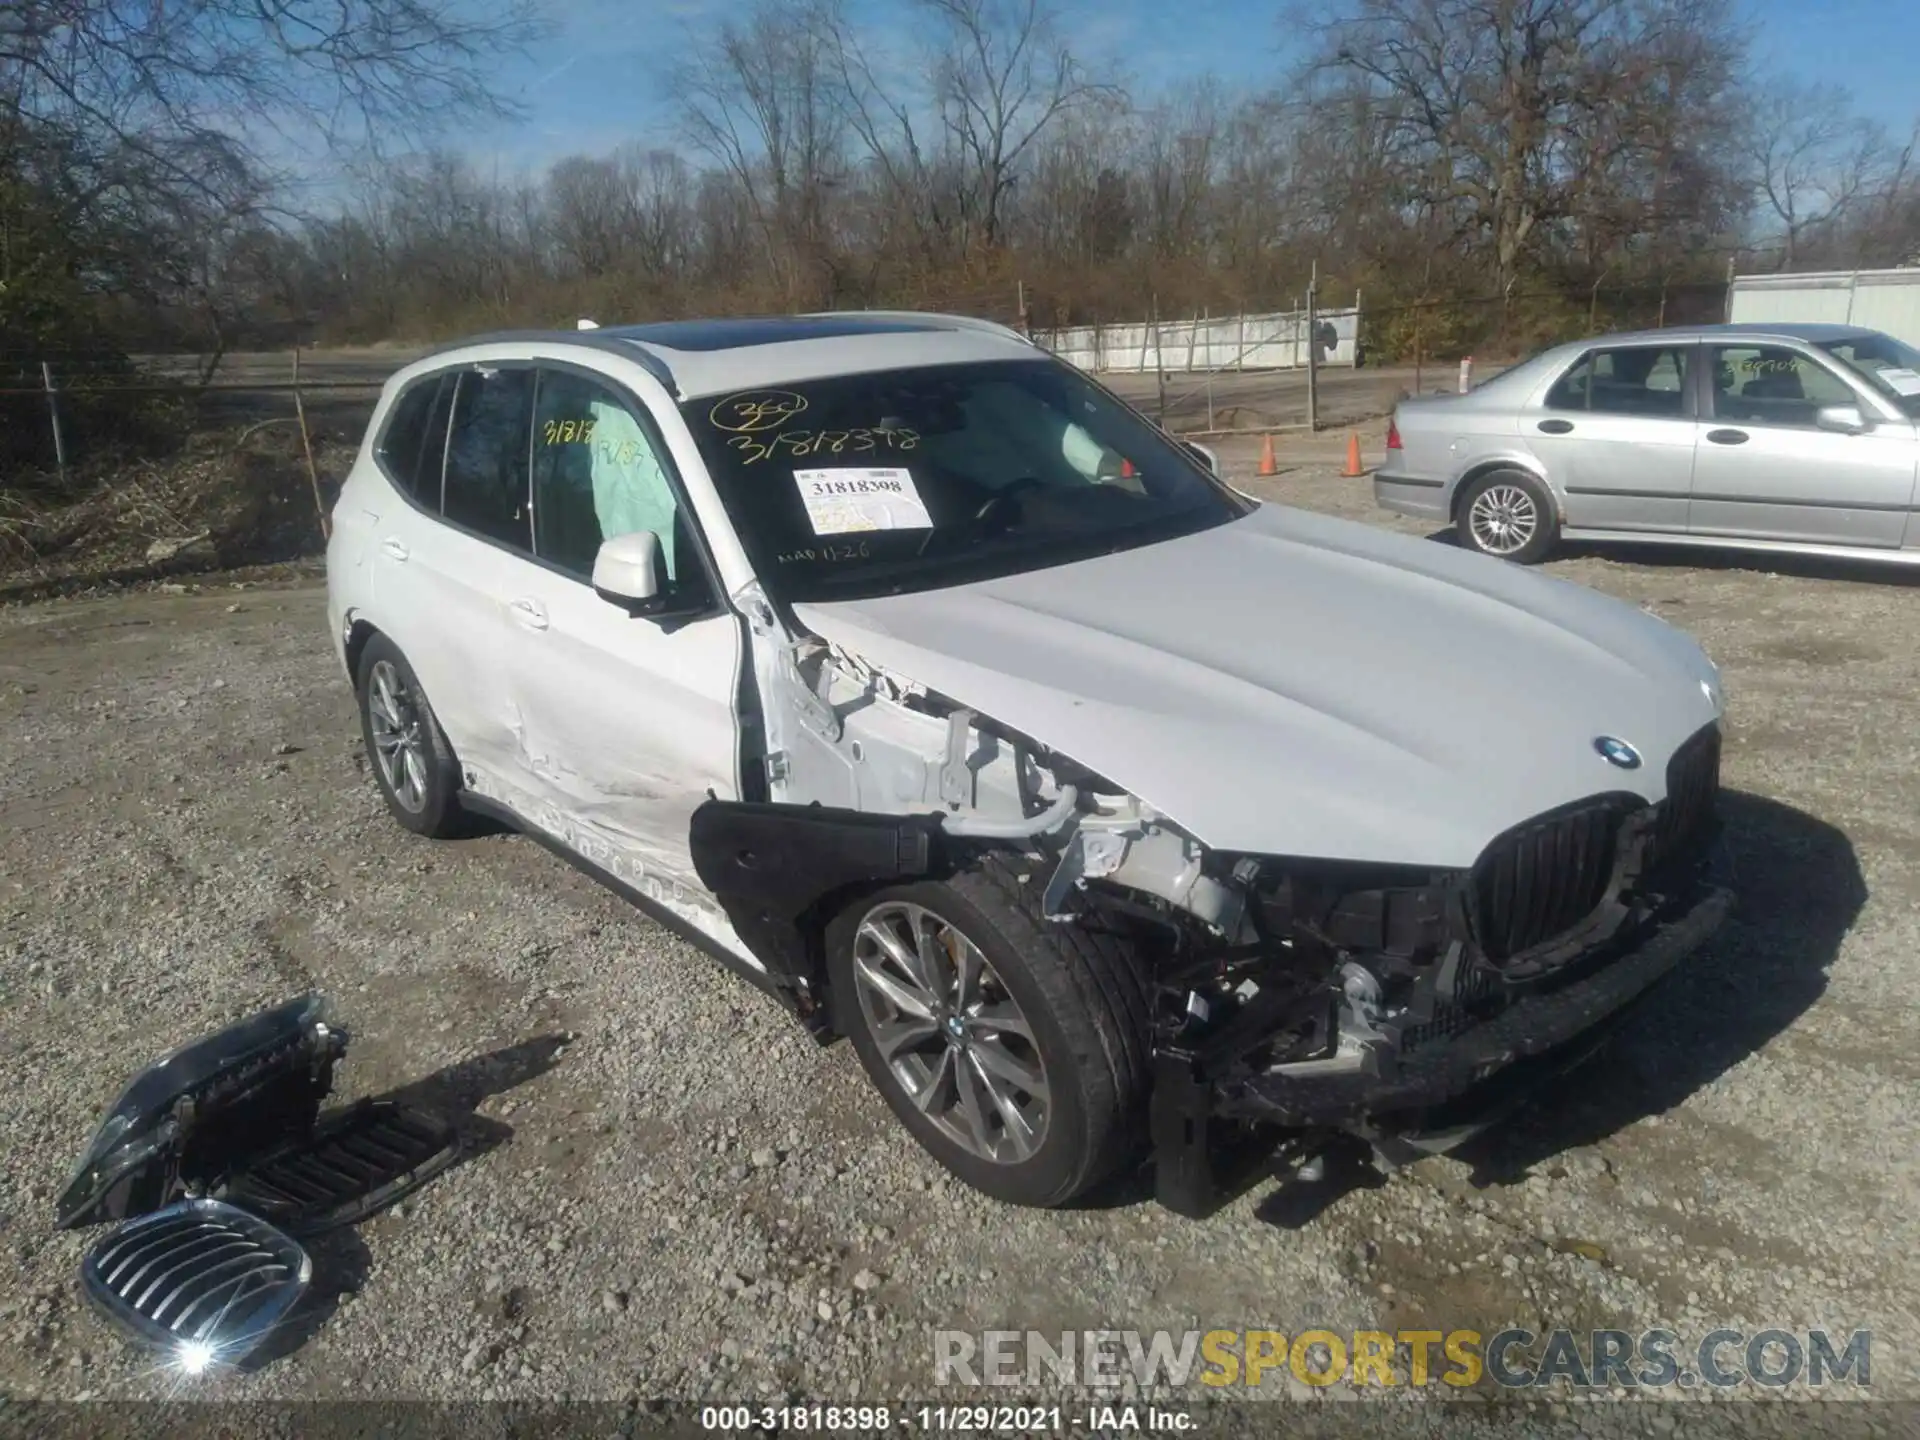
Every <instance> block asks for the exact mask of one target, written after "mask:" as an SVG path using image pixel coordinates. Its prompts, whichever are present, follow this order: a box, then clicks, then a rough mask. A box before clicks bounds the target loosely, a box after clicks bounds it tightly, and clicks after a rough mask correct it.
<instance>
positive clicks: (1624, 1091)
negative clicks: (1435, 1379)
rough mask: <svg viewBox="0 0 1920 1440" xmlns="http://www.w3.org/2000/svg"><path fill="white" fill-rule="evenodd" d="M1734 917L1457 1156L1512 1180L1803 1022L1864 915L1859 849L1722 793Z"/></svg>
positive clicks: (1671, 1099)
mask: <svg viewBox="0 0 1920 1440" xmlns="http://www.w3.org/2000/svg"><path fill="white" fill-rule="evenodd" d="M1721 805H1722V814H1723V815H1724V816H1725V819H1726V836H1727V843H1728V845H1729V846H1730V848H1731V849H1732V852H1733V858H1734V867H1735V878H1734V884H1735V887H1736V897H1735V901H1734V911H1733V914H1732V916H1731V917H1730V918H1729V919H1728V921H1727V922H1726V924H1725V925H1723V926H1722V927H1721V929H1720V932H1719V933H1718V934H1717V935H1715V936H1714V937H1713V939H1712V940H1711V941H1709V942H1708V944H1707V945H1706V947H1705V948H1703V949H1701V950H1700V951H1698V952H1696V953H1695V954H1694V955H1692V956H1690V957H1689V958H1688V959H1686V960H1684V961H1682V962H1681V964H1680V967H1679V968H1678V969H1677V970H1675V971H1674V973H1673V974H1672V975H1671V976H1670V977H1669V978H1668V979H1667V980H1666V981H1665V982H1664V983H1663V984H1662V985H1660V986H1659V987H1657V989H1656V990H1655V991H1654V992H1653V993H1652V994H1650V995H1649V996H1648V997H1646V998H1647V1001H1648V1002H1649V1003H1645V1004H1642V1005H1641V1006H1639V1007H1638V1009H1637V1011H1636V1013H1634V1014H1632V1015H1631V1016H1629V1017H1628V1018H1627V1019H1626V1021H1625V1023H1624V1024H1623V1025H1622V1027H1621V1029H1620V1030H1619V1031H1618V1032H1617V1033H1616V1034H1615V1035H1614V1036H1613V1037H1612V1038H1611V1039H1610V1040H1609V1042H1608V1043H1607V1044H1606V1045H1605V1046H1604V1047H1602V1048H1601V1049H1600V1050H1599V1051H1597V1052H1596V1053H1595V1054H1594V1055H1593V1057H1592V1058H1591V1059H1589V1060H1588V1061H1587V1062H1586V1063H1584V1064H1583V1065H1581V1066H1579V1067H1578V1068H1577V1069H1574V1070H1571V1071H1567V1072H1565V1073H1563V1074H1562V1075H1560V1076H1559V1077H1558V1078H1557V1079H1555V1080H1553V1081H1551V1082H1550V1083H1549V1084H1548V1085H1547V1086H1546V1087H1545V1088H1544V1089H1543V1090H1542V1091H1541V1092H1540V1093H1539V1094H1537V1095H1536V1096H1534V1097H1533V1098H1532V1100H1531V1101H1530V1103H1529V1104H1528V1105H1527V1106H1526V1107H1524V1108H1523V1109H1521V1110H1519V1111H1517V1112H1515V1113H1514V1114H1513V1115H1512V1116H1511V1117H1509V1118H1508V1119H1507V1120H1506V1121H1504V1122H1503V1123H1501V1124H1499V1125H1497V1126H1495V1127H1494V1128H1493V1129H1491V1130H1488V1131H1486V1132H1484V1133H1483V1134H1481V1135H1479V1136H1476V1137H1475V1138H1474V1139H1473V1140H1471V1141H1469V1142H1468V1143H1467V1144H1466V1145H1463V1146H1461V1147H1459V1148H1458V1149H1456V1150H1454V1151H1453V1152H1452V1154H1453V1158H1454V1159H1456V1160H1459V1161H1462V1162H1464V1163H1467V1164H1470V1165H1472V1166H1473V1170H1474V1173H1473V1177H1472V1179H1473V1183H1474V1184H1476V1185H1500V1184H1509V1183H1513V1182H1515V1181H1517V1180H1520V1179H1522V1178H1524V1177H1525V1175H1526V1174H1527V1172H1528V1171H1529V1170H1530V1169H1531V1168H1532V1167H1534V1166H1536V1165H1540V1164H1543V1163H1545V1162H1547V1161H1549V1160H1551V1158H1552V1157H1553V1156H1555V1155H1557V1154H1559V1153H1561V1152H1562V1151H1566V1150H1571V1149H1576V1148H1578V1147H1580V1146H1584V1145H1592V1144H1594V1143H1595V1142H1597V1141H1599V1140H1603V1139H1605V1138H1606V1137H1607V1136H1609V1135H1612V1134H1615V1133H1616V1132H1618V1131H1620V1130H1623V1129H1625V1128H1626V1127H1628V1126H1629V1125H1632V1124H1634V1123H1635V1122H1636V1121H1638V1120H1642V1119H1645V1118H1646V1117H1647V1116H1649V1115H1657V1114H1660V1113H1662V1112H1664V1111H1667V1110H1671V1109H1672V1108H1674V1107H1675V1106H1676V1105H1679V1104H1680V1103H1681V1102H1682V1101H1684V1100H1686V1099H1687V1097H1688V1096H1690V1095H1692V1094H1693V1093H1694V1092H1695V1091H1697V1090H1699V1089H1701V1088H1702V1087H1703V1086H1706V1085H1708V1084H1711V1083H1712V1082H1713V1081H1714V1080H1716V1079H1718V1078H1719V1077H1720V1076H1721V1075H1723V1074H1725V1073H1726V1072H1727V1071H1728V1070H1730V1069H1732V1068H1733V1067H1734V1066H1735V1065H1738V1064H1739V1063H1740V1062H1741V1061H1743V1060H1745V1059H1747V1058H1748V1057H1749V1056H1751V1055H1752V1054H1754V1053H1755V1052H1756V1051H1758V1050H1759V1049H1760V1048H1761V1047H1762V1046H1764V1045H1765V1044H1767V1042H1769V1041H1770V1040H1772V1039H1773V1038H1774V1037H1775V1036H1777V1035H1779V1034H1780V1033H1781V1032H1782V1031H1783V1030H1785V1029H1786V1028H1787V1027H1788V1026H1789V1025H1791V1024H1792V1023H1793V1022H1794V1021H1795V1020H1797V1019H1798V1018H1799V1017H1800V1016H1801V1015H1802V1014H1803V1013H1805V1011H1806V1010H1807V1008H1808V1007H1809V1006H1811V1005H1812V1004H1813V1002H1814V1001H1815V1000H1817V999H1818V998H1819V997H1820V994H1821V992H1822V991H1824V990H1825V989H1826V986H1827V972H1828V970H1829V969H1830V968H1831V967H1832V965H1833V962H1834V960H1835V958H1836V957H1837V956H1838V954H1839V952H1840V943H1841V941H1842V940H1843V939H1844V938H1845V937H1846V934H1847V932H1848V930H1850V929H1851V928H1852V926H1853V923H1854V920H1855V919H1856V918H1857V917H1858V916H1859V914H1860V910H1861V907H1862V906H1863V905H1865V903H1866V900H1867V886H1866V881H1865V879H1864V878H1863V877H1862V875H1861V872H1860V863H1859V860H1858V857H1856V856H1855V854H1854V850H1853V845H1852V843H1851V842H1850V841H1849V840H1848V839H1847V837H1846V836H1845V835H1844V834H1842V833H1841V832H1840V831H1839V830H1837V829H1835V828H1834V827H1833V826H1831V825H1829V824H1827V823H1826V822H1824V821H1822V820H1817V819H1815V818H1814V817H1813V816H1811V815H1808V814H1806V813H1805V812H1804V811H1801V810H1796V809H1794V808H1793V807H1792V806H1789V805H1782V804H1780V803H1779V802H1778V801H1774V800H1768V799H1765V798H1763V797H1761V796H1758V795H1750V794H1746V793H1743V792H1740V791H1732V790H1729V791H1724V792H1722V795H1721Z"/></svg>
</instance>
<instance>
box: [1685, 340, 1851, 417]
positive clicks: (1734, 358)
mask: <svg viewBox="0 0 1920 1440" xmlns="http://www.w3.org/2000/svg"><path fill="white" fill-rule="evenodd" d="M1859 403H1860V402H1859V397H1858V396H1857V395H1855V394H1854V393H1853V390H1852V388H1851V387H1850V386H1848V384H1847V383H1846V381H1844V380H1842V379H1841V378H1840V377H1839V376H1838V375H1835V374H1834V373H1833V372H1832V371H1830V370H1828V369H1827V368H1826V367H1825V366H1824V365H1821V364H1820V363H1819V362H1818V361H1817V360H1815V359H1814V358H1813V357H1812V356H1811V355H1803V354H1801V353H1800V352H1799V351H1798V350H1789V349H1787V348H1786V347H1785V346H1783V345H1723V346H1720V347H1718V348H1716V349H1715V350H1714V352H1713V413H1714V415H1715V416H1716V417H1717V418H1718V419H1721V420H1732V421H1735V422H1737V423H1741V424H1746V425H1791V426H1797V427H1800V428H1803V429H1808V430H1811V429H1813V428H1814V425H1813V418H1814V416H1815V415H1817V414H1818V413H1819V412H1820V409H1821V407H1822V406H1826V405H1857V404H1859Z"/></svg>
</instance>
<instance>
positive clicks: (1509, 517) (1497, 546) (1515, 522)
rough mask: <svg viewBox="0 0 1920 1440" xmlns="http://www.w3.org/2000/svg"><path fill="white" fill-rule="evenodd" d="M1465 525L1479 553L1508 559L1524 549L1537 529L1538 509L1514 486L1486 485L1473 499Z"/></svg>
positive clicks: (1528, 497) (1538, 521) (1518, 487)
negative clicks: (1484, 552)
mask: <svg viewBox="0 0 1920 1440" xmlns="http://www.w3.org/2000/svg"><path fill="white" fill-rule="evenodd" d="M1467 523H1468V525H1469V526H1471V527H1472V530H1473V538H1474V542H1475V543H1476V544H1478V545H1479V546H1480V548H1481V549H1482V550H1485V551H1486V552H1487V553H1488V554H1490V555H1512V554H1515V553H1516V552H1518V551H1520V550H1524V549H1526V547H1527V542H1528V541H1530V540H1532V539H1533V536H1534V532H1535V531H1536V530H1538V529H1539V528H1540V509H1539V507H1538V506H1537V505H1536V504H1535V503H1534V499H1533V496H1531V495H1529V494H1528V493H1527V492H1526V491H1525V490H1523V489H1522V488H1521V487H1520V486H1518V485H1505V484H1502V485H1489V486H1488V487H1487V488H1486V489H1484V490H1482V491H1481V492H1480V493H1479V494H1478V495H1476V496H1474V497H1473V508H1472V510H1470V511H1469V512H1468V515H1467Z"/></svg>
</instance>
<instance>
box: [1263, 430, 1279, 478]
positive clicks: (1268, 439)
mask: <svg viewBox="0 0 1920 1440" xmlns="http://www.w3.org/2000/svg"><path fill="white" fill-rule="evenodd" d="M1260 473H1261V474H1262V475H1277V474H1279V473H1280V467H1279V466H1278V465H1276V464H1274V463H1273V436H1271V435H1267V436H1263V437H1262V438H1261V442H1260Z"/></svg>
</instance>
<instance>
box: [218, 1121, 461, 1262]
mask: <svg viewBox="0 0 1920 1440" xmlns="http://www.w3.org/2000/svg"><path fill="white" fill-rule="evenodd" d="M460 1157H461V1143H460V1135H459V1132H458V1130H456V1129H455V1127H454V1125H453V1124H452V1122H450V1121H449V1120H447V1119H446V1117H445V1116H442V1115H439V1114H436V1113H434V1112H433V1111H429V1110H421V1109H418V1108H416V1107H414V1106H410V1105H401V1104H398V1103H396V1102H394V1101H391V1100H374V1099H369V1100H361V1101H358V1102H356V1103H355V1104H353V1105H350V1106H347V1107H346V1108H345V1109H341V1110H335V1111H333V1112H332V1113H331V1114H328V1115H323V1116H321V1117H320V1123H319V1124H318V1125H316V1126H315V1127H314V1129H313V1131H312V1132H311V1133H310V1134H306V1135H301V1136H298V1137H297V1138H295V1139H292V1140H289V1141H288V1142H287V1143H285V1144H284V1145H281V1146H279V1147H278V1148H276V1149H274V1150H272V1151H270V1152H268V1153H267V1154H265V1155H262V1156H261V1157H260V1158H259V1159H257V1160H248V1161H247V1162H246V1163H245V1165H244V1167H243V1168H242V1169H240V1170H238V1171H237V1172H236V1173H235V1174H234V1175H233V1177H232V1178H231V1179H230V1180H229V1181H228V1182H227V1184H226V1185H225V1186H224V1187H223V1189H222V1193H221V1196H220V1198H221V1199H223V1200H225V1201H226V1202H227V1203H228V1204H230V1205H238V1206H239V1207H240V1208H241V1209H243V1210H247V1211H251V1212H252V1213H253V1214H255V1215H259V1216H261V1217H263V1218H264V1219H266V1220H268V1221H269V1222H271V1223H272V1224H274V1225H277V1226H279V1227H280V1228H281V1229H282V1230H284V1231H286V1232H287V1233H288V1234H289V1235H293V1236H295V1237H305V1236H308V1235H317V1234H319V1233H321V1232H322V1231H325V1230H332V1229H335V1228H337V1227H338V1226H341V1225H354V1224H358V1223H359V1222H360V1221H362V1220H365V1219H367V1218H368V1217H370V1216H372V1215H375V1214H378V1213H379V1212H380V1211H382V1210H384V1209H386V1208H387V1207H388V1206H389V1205H392V1204H394V1203H396V1202H397V1201H400V1200H403V1199H405V1198H406V1197H407V1196H408V1195H410V1194H412V1193H413V1192H414V1191H415V1190H418V1189H419V1188H420V1187H421V1186H422V1185H424V1184H426V1183H427V1182H428V1181H429V1180H431V1179H433V1178H434V1177H435V1176H436V1175H439V1174H440V1173H441V1172H443V1171H445V1170H447V1169H449V1168H450V1167H452V1166H453V1165H454V1164H455V1163H456V1162H457V1161H458V1160H459V1159H460Z"/></svg>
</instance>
